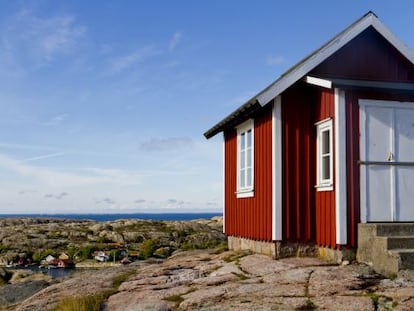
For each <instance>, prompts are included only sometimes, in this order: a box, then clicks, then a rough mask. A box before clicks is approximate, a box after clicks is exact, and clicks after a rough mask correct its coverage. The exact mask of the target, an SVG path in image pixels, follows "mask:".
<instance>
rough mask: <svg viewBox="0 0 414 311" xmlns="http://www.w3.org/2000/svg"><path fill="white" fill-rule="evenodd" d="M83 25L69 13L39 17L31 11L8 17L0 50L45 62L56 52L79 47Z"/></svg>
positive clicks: (2, 33)
mask: <svg viewBox="0 0 414 311" xmlns="http://www.w3.org/2000/svg"><path fill="white" fill-rule="evenodd" d="M85 33H86V27H85V26H83V25H81V24H79V23H78V22H77V21H76V18H75V17H74V16H72V15H70V14H64V15H61V16H52V17H41V16H37V15H35V14H34V13H33V12H31V11H30V10H21V11H20V12H19V13H18V14H16V15H14V16H11V17H10V19H9V20H8V22H7V27H5V28H4V29H3V31H1V33H0V35H1V39H2V40H1V47H0V48H1V49H2V50H3V52H4V51H7V52H8V55H13V56H14V57H15V58H14V60H13V59H10V62H12V61H16V57H17V56H16V55H19V56H20V57H29V59H30V61H31V62H35V63H37V64H35V65H39V64H44V63H45V62H46V63H47V62H49V61H51V60H53V58H54V57H56V56H57V55H63V54H69V53H71V52H72V51H73V50H75V49H76V48H77V47H78V44H79V41H80V39H81V38H82V37H84V35H85Z"/></svg>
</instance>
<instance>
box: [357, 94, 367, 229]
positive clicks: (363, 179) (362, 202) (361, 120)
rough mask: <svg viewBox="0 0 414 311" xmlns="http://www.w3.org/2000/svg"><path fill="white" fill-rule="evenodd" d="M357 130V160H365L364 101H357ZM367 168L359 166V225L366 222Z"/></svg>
mask: <svg viewBox="0 0 414 311" xmlns="http://www.w3.org/2000/svg"><path fill="white" fill-rule="evenodd" d="M358 103H359V128H360V135H359V137H360V138H359V158H360V159H364V160H365V158H366V157H365V155H366V153H365V146H366V144H365V143H366V140H365V138H366V133H365V127H366V116H365V109H366V101H364V100H361V99H359V100H358ZM366 173H367V167H366V165H360V176H359V178H360V191H359V192H360V195H359V199H360V204H359V205H360V209H361V211H360V213H361V215H360V217H361V223H363V224H365V223H366V222H367V218H368V217H367V203H368V202H367V197H366V194H367V189H366V187H367V174H366Z"/></svg>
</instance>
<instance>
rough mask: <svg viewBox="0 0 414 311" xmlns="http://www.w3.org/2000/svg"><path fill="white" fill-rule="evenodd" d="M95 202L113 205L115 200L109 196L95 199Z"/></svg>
mask: <svg viewBox="0 0 414 311" xmlns="http://www.w3.org/2000/svg"><path fill="white" fill-rule="evenodd" d="M95 203H96V204H108V205H114V204H115V201H114V200H113V199H111V198H104V199H102V200H96V201H95Z"/></svg>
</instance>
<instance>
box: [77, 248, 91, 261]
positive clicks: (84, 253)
mask: <svg viewBox="0 0 414 311" xmlns="http://www.w3.org/2000/svg"><path fill="white" fill-rule="evenodd" d="M94 251H95V248H94V247H92V246H91V245H86V246H84V247H82V248H80V249H79V254H78V256H79V259H80V260H85V259H89V258H92V254H93V252H94Z"/></svg>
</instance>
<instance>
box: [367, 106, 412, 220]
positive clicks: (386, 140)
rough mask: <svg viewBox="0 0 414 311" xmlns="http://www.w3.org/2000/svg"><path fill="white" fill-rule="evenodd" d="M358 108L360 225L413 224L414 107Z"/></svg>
mask: <svg viewBox="0 0 414 311" xmlns="http://www.w3.org/2000/svg"><path fill="white" fill-rule="evenodd" d="M359 106H360V130H361V137H360V163H361V166H360V167H361V221H362V222H379V221H414V103H411V102H410V103H401V102H390V101H378V100H375V101H374V100H360V101H359Z"/></svg>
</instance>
